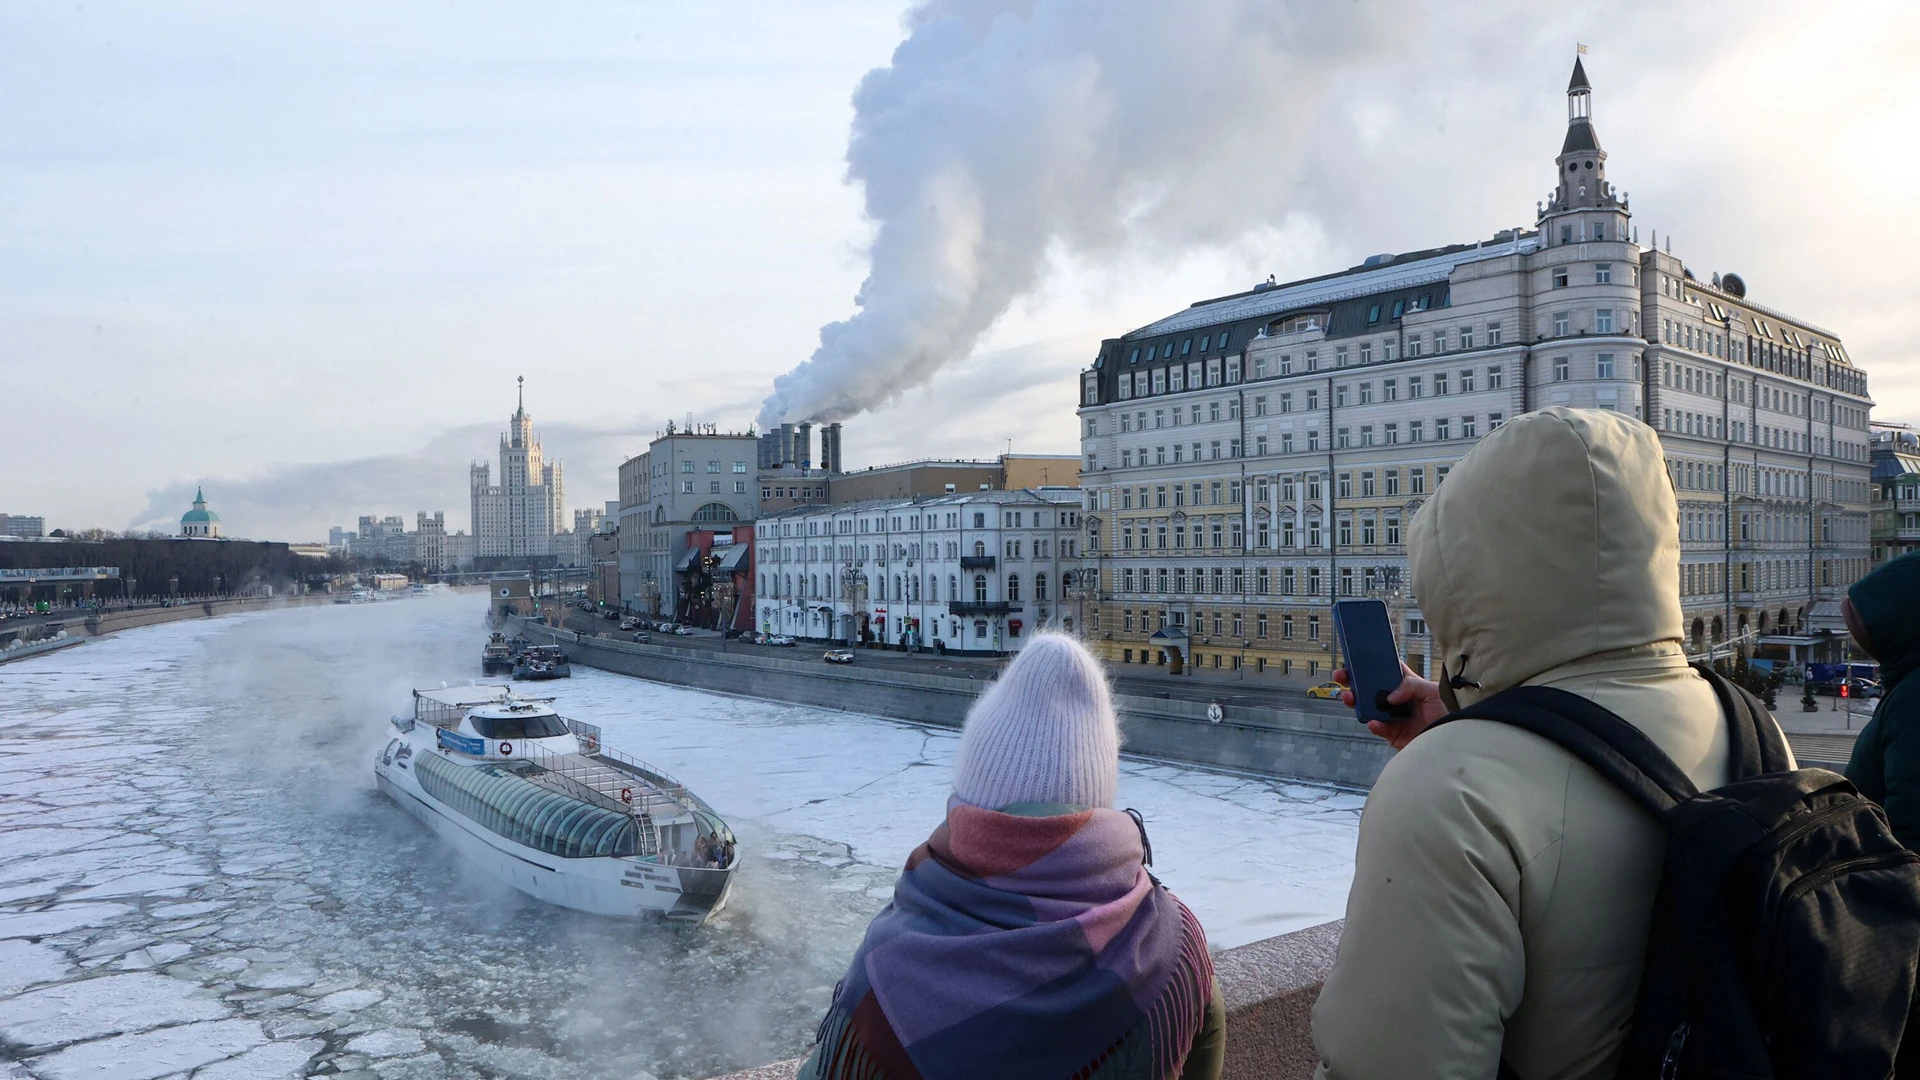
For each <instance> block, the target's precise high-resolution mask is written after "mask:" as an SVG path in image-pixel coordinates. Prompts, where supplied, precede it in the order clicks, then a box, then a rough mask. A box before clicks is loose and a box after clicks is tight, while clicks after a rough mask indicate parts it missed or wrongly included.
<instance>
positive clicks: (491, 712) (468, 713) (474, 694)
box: [374, 686, 739, 922]
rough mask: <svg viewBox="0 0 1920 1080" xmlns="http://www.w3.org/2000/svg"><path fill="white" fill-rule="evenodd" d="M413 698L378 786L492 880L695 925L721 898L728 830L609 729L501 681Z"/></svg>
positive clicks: (730, 863) (579, 905) (377, 770)
mask: <svg viewBox="0 0 1920 1080" xmlns="http://www.w3.org/2000/svg"><path fill="white" fill-rule="evenodd" d="M413 704H414V708H413V712H412V714H411V715H406V716H396V717H394V718H393V726H394V728H395V729H396V731H397V732H398V734H397V735H396V737H395V738H393V739H392V740H391V741H389V742H388V744H387V745H386V747H385V748H384V749H382V750H381V752H380V754H379V757H378V758H377V759H376V761H375V763H374V774H375V776H376V778H377V780H378V782H379V786H380V789H381V790H382V791H383V792H385V793H386V794H387V795H388V796H389V797H391V798H392V799H394V801H396V802H398V803H400V805H402V806H404V807H406V808H407V809H408V810H409V811H410V812H412V813H413V814H414V816H416V817H418V818H420V819H421V820H422V821H424V822H426V823H427V824H428V825H429V826H430V827H432V828H433V829H434V830H435V831H436V832H438V833H440V834H441V835H442V836H443V837H446V838H447V839H448V840H449V841H451V842H452V843H453V844H454V846H455V847H457V848H459V849H460V850H461V852H462V853H463V854H465V855H467V856H468V857H470V858H472V859H474V860H475V861H477V862H479V863H480V864H481V865H482V866H484V867H485V868H486V869H488V870H489V871H490V872H491V873H492V874H493V875H494V876H496V877H498V878H500V879H502V880H503V881H505V882H506V883H507V884H509V885H512V886H513V887H514V888H516V889H519V890H520V891H521V892H524V893H526V894H527V895H529V896H532V897H535V898H537V899H540V900H544V901H547V902H549V903H554V904H559V905H561V906H563V907H570V908H574V909H577V910H580V911H587V912H592V913H595V914H600V915H615V916H637V915H642V914H647V913H657V914H661V915H664V916H666V917H667V918H670V919H679V920H687V921H694V922H698V921H702V920H705V919H706V918H707V917H708V916H710V915H711V914H713V913H714V912H715V911H718V910H719V909H720V908H721V907H723V906H725V904H726V900H727V895H728V892H729V889H730V887H731V883H732V875H733V870H734V868H735V867H736V866H737V865H738V863H739V854H738V852H737V850H736V842H735V840H734V836H733V832H732V830H730V829H729V828H727V825H726V822H724V821H722V820H721V819H720V816H719V815H718V814H716V813H714V811H713V808H712V807H710V806H708V805H707V804H706V803H705V802H703V801H701V800H700V799H699V798H698V797H697V796H695V795H694V794H693V793H692V792H690V791H688V790H687V788H686V786H685V785H684V784H681V783H680V782H679V781H677V780H675V779H673V778H672V777H671V776H668V775H667V774H665V773H663V772H661V771H659V770H658V769H655V768H653V767H652V766H650V765H647V764H645V763H644V762H640V761H636V760H634V759H632V758H629V757H626V756H625V755H622V754H619V753H616V752H615V751H613V750H611V749H609V748H607V747H606V746H605V745H603V744H602V742H601V739H600V729H599V728H597V727H595V726H594V725H592V724H586V723H582V722H580V721H577V720H570V719H567V718H565V717H562V716H561V715H560V714H559V713H558V711H557V710H555V709H554V708H553V705H552V699H550V698H529V697H525V696H521V695H518V694H515V693H513V691H512V689H511V688H510V687H505V686H468V687H455V688H447V689H440V690H416V691H414V701H413Z"/></svg>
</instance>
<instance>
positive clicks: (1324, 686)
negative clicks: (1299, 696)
mask: <svg viewBox="0 0 1920 1080" xmlns="http://www.w3.org/2000/svg"><path fill="white" fill-rule="evenodd" d="M1345 689H1346V687H1344V686H1341V685H1340V684H1339V683H1337V682H1323V683H1321V684H1320V685H1319V686H1309V687H1308V688H1307V696H1308V697H1311V698H1325V699H1327V700H1329V701H1339V700H1340V692H1341V691H1343V690H1345Z"/></svg>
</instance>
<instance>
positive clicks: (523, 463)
mask: <svg viewBox="0 0 1920 1080" xmlns="http://www.w3.org/2000/svg"><path fill="white" fill-rule="evenodd" d="M526 382H527V379H526V376H524V375H523V376H521V377H520V381H519V400H518V402H517V405H516V407H515V409H514V411H513V416H512V417H510V418H509V419H508V421H507V430H506V431H505V432H504V433H502V434H501V436H500V483H499V484H497V485H496V484H494V483H493V470H492V467H491V465H490V464H489V463H487V462H484V461H476V462H474V463H473V464H472V466H471V467H470V468H469V470H468V483H469V486H470V489H471V492H472V499H473V536H474V557H475V558H481V559H488V558H491V559H505V560H511V561H519V560H525V559H540V558H547V557H550V556H552V555H553V554H554V553H555V552H554V540H553V537H554V534H555V533H557V532H560V531H561V528H562V521H563V516H564V513H565V509H566V496H565V488H564V481H563V478H562V475H563V474H562V471H561V467H560V463H559V462H557V461H552V462H549V461H547V460H545V456H544V455H543V454H542V452H541V449H540V439H539V437H538V436H536V435H535V434H534V431H533V417H532V416H531V415H529V414H528V413H527V391H526Z"/></svg>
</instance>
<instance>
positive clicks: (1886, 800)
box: [1840, 552, 1920, 850]
mask: <svg viewBox="0 0 1920 1080" xmlns="http://www.w3.org/2000/svg"><path fill="white" fill-rule="evenodd" d="M1840 611H1841V613H1842V614H1843V615H1845V616H1846V620H1847V629H1848V630H1849V631H1850V632H1851V633H1852V634H1853V642H1854V644H1855V645H1858V646H1859V647H1860V649H1861V651H1862V652H1865V653H1866V654H1867V655H1868V656H1871V657H1873V658H1874V659H1875V660H1878V661H1879V662H1880V689H1881V691H1882V696H1881V698H1880V704H1879V706H1878V707H1877V708H1875V709H1874V710H1873V719H1871V720H1869V721H1867V726H1866V727H1865V728H1864V729H1862V730H1861V732H1860V738H1859V740H1858V741H1856V742H1855V743H1854V744H1853V760H1852V761H1849V762H1848V763H1847V779H1849V780H1851V781H1853V786H1854V787H1857V788H1859V789H1860V793H1861V794H1862V795H1865V796H1866V797H1868V798H1869V799H1872V800H1873V801H1875V802H1877V803H1879V804H1880V805H1881V806H1883V807H1885V808H1886V811H1887V819H1888V820H1889V821H1890V822H1892V823H1893V835H1895V836H1897V837H1899V838H1900V842H1901V843H1903V844H1905V845H1907V847H1909V848H1913V849H1916V850H1920V677H1915V676H1914V669H1915V668H1920V552H1915V553H1913V554H1910V555H1902V556H1900V557H1899V558H1897V559H1894V560H1893V561H1892V562H1889V563H1885V564H1883V565H1882V566H1881V567H1880V568H1879V569H1877V570H1875V571H1874V572H1873V573H1871V574H1868V575H1867V576H1866V577H1863V578H1861V579H1860V580H1859V581H1856V582H1854V584H1853V588H1851V589H1848V590H1847V599H1846V600H1845V601H1844V602H1843V603H1842V605H1841V608H1840Z"/></svg>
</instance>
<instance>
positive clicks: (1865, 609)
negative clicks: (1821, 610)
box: [1847, 552, 1920, 690]
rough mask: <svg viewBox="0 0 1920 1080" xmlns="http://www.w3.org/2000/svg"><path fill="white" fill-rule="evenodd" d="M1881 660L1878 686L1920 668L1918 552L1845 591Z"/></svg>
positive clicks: (1919, 555) (1897, 679) (1919, 579)
mask: <svg viewBox="0 0 1920 1080" xmlns="http://www.w3.org/2000/svg"><path fill="white" fill-rule="evenodd" d="M1847 599H1849V600H1851V601H1853V610H1854V612H1855V613H1856V614H1858V615H1859V617H1860V622H1861V623H1862V624H1863V627H1864V629H1865V630H1866V632H1867V640H1868V641H1869V642H1870V643H1871V644H1872V645H1873V652H1874V659H1876V660H1878V661H1880V685H1881V686H1883V687H1885V688H1886V689H1888V690H1892V689H1893V686H1894V684H1895V683H1897V682H1899V681H1900V680H1901V679H1904V678H1906V677H1907V676H1908V675H1910V674H1912V673H1913V670H1914V669H1915V668H1917V667H1920V552H1914V553H1913V554H1910V555H1902V556H1900V557H1899V558H1897V559H1894V560H1892V561H1890V562H1887V563H1883V564H1882V565H1881V566H1880V568H1879V569H1877V570H1875V571H1874V572H1873V573H1871V574H1868V575H1867V576H1866V577H1863V578H1861V579H1860V580H1859V581H1856V582H1854V583H1853V588H1851V589H1848V590H1847Z"/></svg>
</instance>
